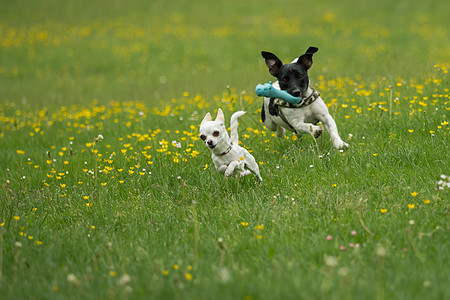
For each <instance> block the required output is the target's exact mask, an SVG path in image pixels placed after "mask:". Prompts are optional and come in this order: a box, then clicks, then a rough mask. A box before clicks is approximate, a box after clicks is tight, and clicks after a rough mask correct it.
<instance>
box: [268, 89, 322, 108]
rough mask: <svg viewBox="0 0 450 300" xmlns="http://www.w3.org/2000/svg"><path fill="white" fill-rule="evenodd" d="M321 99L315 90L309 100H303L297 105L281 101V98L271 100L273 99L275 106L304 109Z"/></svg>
mask: <svg viewBox="0 0 450 300" xmlns="http://www.w3.org/2000/svg"><path fill="white" fill-rule="evenodd" d="M319 97H320V93H319V92H318V91H316V90H313V92H312V93H311V95H309V96H308V97H307V98H305V99H303V100H301V101H300V102H299V103H297V104H292V103H290V102H287V101H284V100H282V99H279V98H271V99H273V104H274V105H277V106H281V107H288V108H300V107H304V106H307V105H310V104H311V103H313V102H314V101H316V100H317V98H319Z"/></svg>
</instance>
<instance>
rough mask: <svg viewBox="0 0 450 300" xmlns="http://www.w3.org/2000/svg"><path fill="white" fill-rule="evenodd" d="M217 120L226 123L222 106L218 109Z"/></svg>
mask: <svg viewBox="0 0 450 300" xmlns="http://www.w3.org/2000/svg"><path fill="white" fill-rule="evenodd" d="M216 121H218V122H220V123H222V124H225V116H224V115H223V111H222V109H220V108H219V109H218V110H217V117H216Z"/></svg>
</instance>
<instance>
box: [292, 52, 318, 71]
mask: <svg viewBox="0 0 450 300" xmlns="http://www.w3.org/2000/svg"><path fill="white" fill-rule="evenodd" d="M317 51H319V48H316V47H309V48H308V50H306V52H305V54H302V55H301V56H300V57H299V58H298V60H297V62H298V63H299V64H301V65H302V66H303V67H304V68H305V69H306V70H308V69H309V68H311V66H312V64H313V60H312V57H313V54H314V53H316V52H317Z"/></svg>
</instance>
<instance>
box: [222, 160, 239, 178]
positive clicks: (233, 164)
mask: <svg viewBox="0 0 450 300" xmlns="http://www.w3.org/2000/svg"><path fill="white" fill-rule="evenodd" d="M237 166H239V162H238V161H232V162H230V164H229V165H228V166H227V168H226V170H225V177H229V176H231V175H233V172H234V169H235V168H236V167H237Z"/></svg>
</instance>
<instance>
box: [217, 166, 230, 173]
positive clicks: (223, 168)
mask: <svg viewBox="0 0 450 300" xmlns="http://www.w3.org/2000/svg"><path fill="white" fill-rule="evenodd" d="M227 168H228V166H227V165H220V166H218V167H216V170H217V173H219V174H223V173H225V171H226V170H227Z"/></svg>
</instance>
